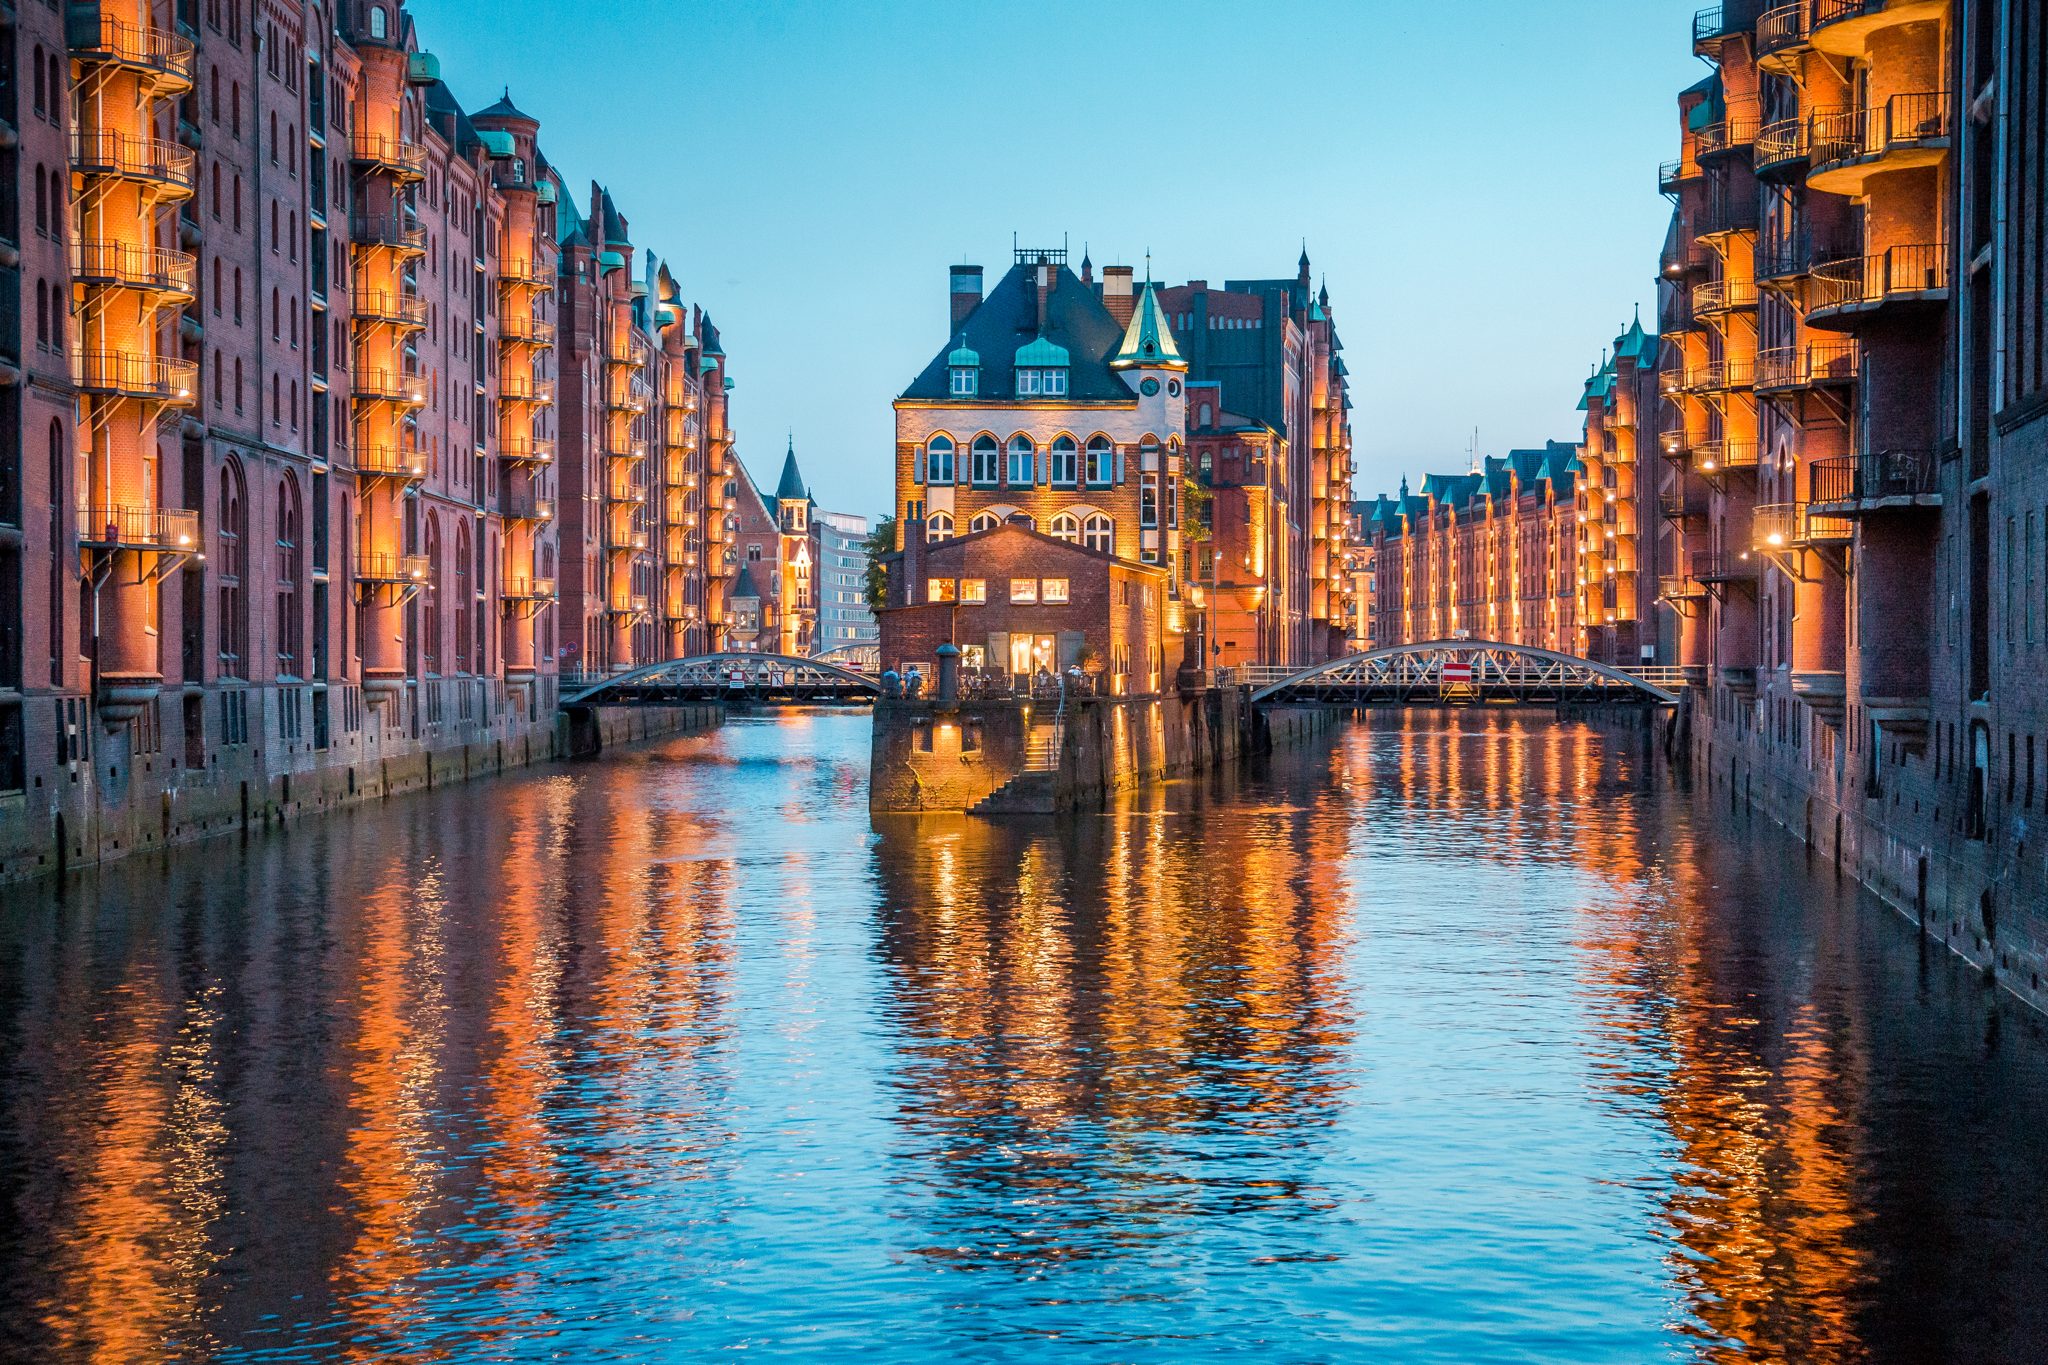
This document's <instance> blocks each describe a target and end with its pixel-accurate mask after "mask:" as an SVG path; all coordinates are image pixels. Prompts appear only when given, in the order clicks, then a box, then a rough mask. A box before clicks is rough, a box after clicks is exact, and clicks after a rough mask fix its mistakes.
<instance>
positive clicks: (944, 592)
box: [924, 578, 959, 602]
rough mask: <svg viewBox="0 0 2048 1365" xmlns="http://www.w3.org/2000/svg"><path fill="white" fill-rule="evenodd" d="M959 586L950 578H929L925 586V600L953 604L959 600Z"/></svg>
mask: <svg viewBox="0 0 2048 1365" xmlns="http://www.w3.org/2000/svg"><path fill="white" fill-rule="evenodd" d="M958 589H959V584H958V583H957V582H956V581H955V580H953V579H950V578H928V579H926V580H925V584H924V600H925V601H927V602H952V601H955V600H957V596H958Z"/></svg>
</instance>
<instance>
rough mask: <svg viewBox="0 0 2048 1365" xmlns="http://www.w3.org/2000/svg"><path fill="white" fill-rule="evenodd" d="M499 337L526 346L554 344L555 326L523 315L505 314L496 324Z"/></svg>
mask: <svg viewBox="0 0 2048 1365" xmlns="http://www.w3.org/2000/svg"><path fill="white" fill-rule="evenodd" d="M498 331H499V335H500V336H502V337H503V338H504V339H505V340H507V341H516V342H519V343H521V344H523V345H528V346H552V345H554V344H555V325H554V324H553V323H552V322H547V321H544V320H542V319H540V318H536V317H529V316H527V315H526V314H524V313H506V314H505V315H504V316H503V317H502V318H501V319H500V321H499V324H498Z"/></svg>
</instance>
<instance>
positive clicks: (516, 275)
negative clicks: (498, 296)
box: [498, 261, 555, 289]
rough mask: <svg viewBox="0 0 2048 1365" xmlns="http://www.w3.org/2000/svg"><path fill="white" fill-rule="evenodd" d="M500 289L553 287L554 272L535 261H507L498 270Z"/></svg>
mask: <svg viewBox="0 0 2048 1365" xmlns="http://www.w3.org/2000/svg"><path fill="white" fill-rule="evenodd" d="M498 287H499V288H501V289H553V288H554V287H555V272H554V271H552V270H549V269H547V268H546V267H545V266H542V265H541V264H540V263H539V262H537V261H508V262H506V264H505V268H504V269H503V270H500V271H499V272H498Z"/></svg>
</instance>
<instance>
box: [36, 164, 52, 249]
mask: <svg viewBox="0 0 2048 1365" xmlns="http://www.w3.org/2000/svg"><path fill="white" fill-rule="evenodd" d="M36 231H37V232H40V233H42V234H43V235H44V236H46V237H47V236H48V235H49V233H50V181H49V177H48V176H45V175H44V174H43V168H42V167H41V166H38V167H36Z"/></svg>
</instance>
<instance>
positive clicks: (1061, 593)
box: [1038, 578, 1067, 602]
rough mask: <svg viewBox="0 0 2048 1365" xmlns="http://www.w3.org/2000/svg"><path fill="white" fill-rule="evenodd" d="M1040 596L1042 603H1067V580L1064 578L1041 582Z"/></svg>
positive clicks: (1048, 579)
mask: <svg viewBox="0 0 2048 1365" xmlns="http://www.w3.org/2000/svg"><path fill="white" fill-rule="evenodd" d="M1038 596H1039V600H1040V601H1042V602H1065V601H1066V600H1067V580H1066V579H1064V578H1047V579H1042V580H1040V582H1039V585H1038Z"/></svg>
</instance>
